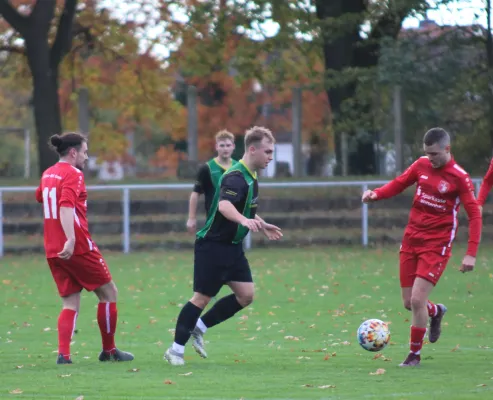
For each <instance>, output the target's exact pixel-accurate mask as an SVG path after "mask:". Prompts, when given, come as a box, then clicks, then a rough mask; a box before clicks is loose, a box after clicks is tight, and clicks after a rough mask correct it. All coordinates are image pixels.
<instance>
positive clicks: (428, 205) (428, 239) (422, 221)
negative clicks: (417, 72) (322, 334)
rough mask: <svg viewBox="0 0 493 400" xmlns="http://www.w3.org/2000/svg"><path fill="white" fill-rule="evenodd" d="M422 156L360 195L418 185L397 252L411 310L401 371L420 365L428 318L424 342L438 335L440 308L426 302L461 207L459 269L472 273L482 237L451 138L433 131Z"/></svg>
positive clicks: (385, 194)
mask: <svg viewBox="0 0 493 400" xmlns="http://www.w3.org/2000/svg"><path fill="white" fill-rule="evenodd" d="M423 142H424V145H423V147H424V152H425V154H426V156H425V157H421V158H419V159H418V160H417V161H415V162H414V163H413V164H412V165H411V166H410V167H409V168H408V169H407V170H406V171H405V172H404V173H403V174H402V175H400V176H399V177H397V178H395V179H394V180H393V181H391V182H389V183H387V184H386V185H384V186H382V187H380V188H378V189H375V190H367V191H365V192H364V193H363V197H362V201H363V202H371V201H377V200H383V199H388V198H390V197H393V196H395V195H397V194H399V193H401V192H402V191H403V190H404V189H406V188H407V187H409V186H411V185H413V184H415V183H416V184H417V188H416V193H415V195H414V199H413V204H412V207H411V212H410V215H409V222H408V225H407V227H406V230H405V232H404V237H403V240H402V245H401V249H400V283H401V288H402V299H403V302H404V307H405V308H407V309H408V310H411V311H412V326H411V340H410V347H411V351H410V353H409V355H408V356H407V358H406V360H405V361H404V362H403V363H402V364H400V366H402V367H407V366H416V365H419V364H420V361H421V357H420V352H421V348H422V346H423V339H424V337H425V334H426V326H427V322H428V318H430V333H429V340H430V342H432V343H434V342H436V341H437V340H438V338H439V337H440V332H441V321H442V318H443V316H444V314H445V312H446V311H447V308H446V307H445V306H444V305H443V304H433V303H432V302H430V301H429V300H428V298H429V295H430V293H431V291H432V289H433V287H434V286H435V285H436V284H437V282H438V280H439V279H440V276H441V275H442V273H443V271H444V270H445V267H446V266H447V262H448V260H449V258H450V255H451V249H452V242H453V240H454V238H455V235H456V232H457V224H458V220H457V214H458V211H459V206H460V203H463V204H464V208H465V210H466V212H467V216H468V218H469V242H468V247H467V252H466V255H465V257H464V259H463V261H462V266H461V267H460V271H462V272H467V271H472V270H473V268H474V265H475V263H476V252H477V250H478V246H479V241H480V238H481V227H482V220H481V212H480V209H479V206H478V203H477V201H476V199H475V197H474V188H473V185H472V182H471V178H470V177H469V175H468V174H467V172H466V171H464V170H463V169H462V168H461V167H460V166H459V165H458V164H457V163H456V162H455V161H454V159H453V158H452V155H451V154H450V136H449V134H448V133H447V132H446V131H445V130H443V129H441V128H434V129H430V130H429V131H428V132H426V134H425V136H424V140H423Z"/></svg>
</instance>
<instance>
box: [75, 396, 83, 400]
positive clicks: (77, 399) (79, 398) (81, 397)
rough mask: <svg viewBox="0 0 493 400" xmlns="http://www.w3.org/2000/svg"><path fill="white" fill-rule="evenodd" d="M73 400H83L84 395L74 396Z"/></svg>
mask: <svg viewBox="0 0 493 400" xmlns="http://www.w3.org/2000/svg"><path fill="white" fill-rule="evenodd" d="M75 400H84V396H79V397H76V398H75Z"/></svg>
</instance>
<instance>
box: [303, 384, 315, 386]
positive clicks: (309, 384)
mask: <svg viewBox="0 0 493 400" xmlns="http://www.w3.org/2000/svg"><path fill="white" fill-rule="evenodd" d="M301 387H313V385H310V384H306V385H301Z"/></svg>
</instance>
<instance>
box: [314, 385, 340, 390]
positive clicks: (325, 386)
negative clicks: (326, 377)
mask: <svg viewBox="0 0 493 400" xmlns="http://www.w3.org/2000/svg"><path fill="white" fill-rule="evenodd" d="M335 387H336V385H322V386H319V387H318V388H319V389H333V388H335Z"/></svg>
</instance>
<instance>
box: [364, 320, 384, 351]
mask: <svg viewBox="0 0 493 400" xmlns="http://www.w3.org/2000/svg"><path fill="white" fill-rule="evenodd" d="M357 337H358V342H359V344H360V345H361V347H363V348H364V349H365V350H368V351H380V350H383V349H384V348H385V346H387V345H388V344H389V341H390V329H389V326H388V325H387V324H386V323H385V322H383V321H381V320H379V319H369V320H366V321H365V322H363V323H362V324H361V325H360V327H359V328H358V333H357Z"/></svg>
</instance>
